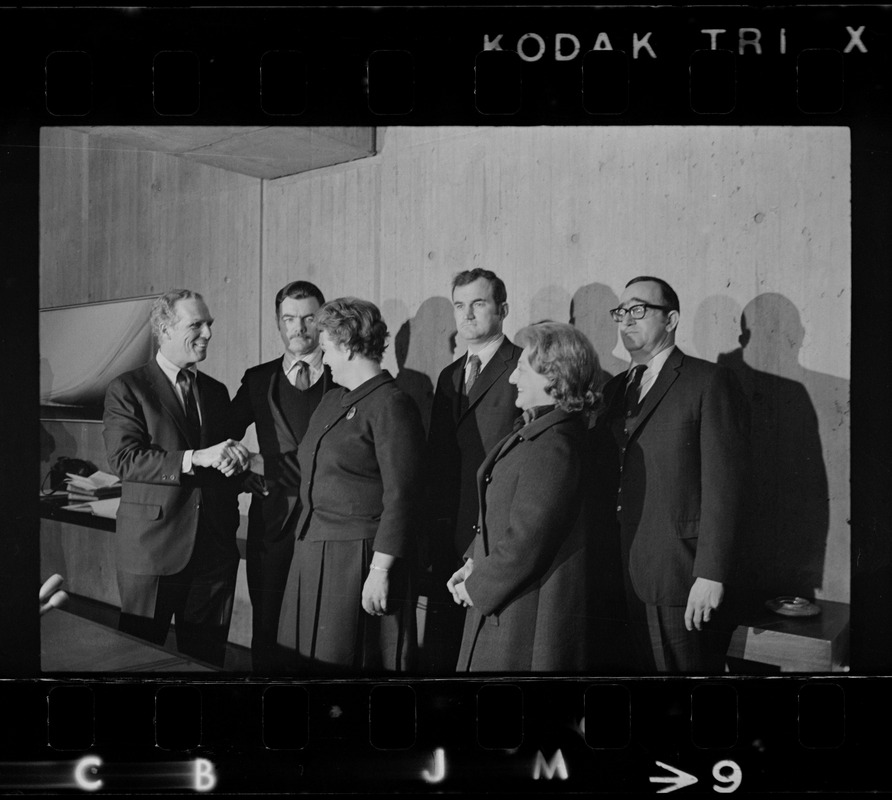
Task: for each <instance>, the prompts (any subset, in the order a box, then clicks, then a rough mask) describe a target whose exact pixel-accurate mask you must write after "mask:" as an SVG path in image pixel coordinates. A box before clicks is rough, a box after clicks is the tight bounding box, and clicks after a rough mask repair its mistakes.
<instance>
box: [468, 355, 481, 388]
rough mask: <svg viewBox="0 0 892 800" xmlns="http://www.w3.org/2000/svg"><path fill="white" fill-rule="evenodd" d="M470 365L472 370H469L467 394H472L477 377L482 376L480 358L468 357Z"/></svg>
mask: <svg viewBox="0 0 892 800" xmlns="http://www.w3.org/2000/svg"><path fill="white" fill-rule="evenodd" d="M468 364H469V365H470V369H469V370H468V377H467V380H466V381H465V394H470V393H471V387H472V386H473V385H474V382H475V381H476V380H477V376H478V375H480V356H468Z"/></svg>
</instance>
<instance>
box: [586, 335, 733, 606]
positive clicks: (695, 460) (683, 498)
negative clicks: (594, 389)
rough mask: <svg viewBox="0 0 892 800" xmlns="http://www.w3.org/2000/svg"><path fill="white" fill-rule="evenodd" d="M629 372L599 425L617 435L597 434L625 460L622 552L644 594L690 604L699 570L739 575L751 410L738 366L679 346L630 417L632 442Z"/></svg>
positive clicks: (617, 381) (615, 387)
mask: <svg viewBox="0 0 892 800" xmlns="http://www.w3.org/2000/svg"><path fill="white" fill-rule="evenodd" d="M625 380H626V375H625V373H623V374H620V375H617V376H616V377H614V378H613V379H612V380H610V381H609V382H608V384H607V386H606V387H605V390H604V400H605V403H606V405H607V413H606V414H604V415H603V416H602V417H601V418H600V419H599V420H598V427H601V428H603V427H604V426H608V427H610V428H612V434H608V433H607V432H606V431H604V430H602V432H601V435H600V436H599V437H598V438H597V441H598V443H599V445H600V446H599V449H601V448H603V447H607V449H608V451H609V453H608V454H607V456H606V457H607V458H612V459H614V462H613V463H614V466H615V467H617V466H618V467H620V468H621V473H620V477H619V481H618V482H619V486H620V491H619V498H618V500H617V509H618V510H617V516H618V519H619V524H620V536H621V542H622V552H623V555H624V559H625V560H626V561H627V563H628V569H629V573H630V577H631V581H632V585H633V587H634V589H635V592H636V593H637V595H638V597H639V598H640V599H641V600H642V601H644V602H645V603H648V604H651V605H672V606H684V605H686V604H687V599H688V593H689V592H690V588H691V586H692V585H693V583H694V580H695V578H698V577H703V578H708V579H710V580H715V581H721V582H723V583H726V582H728V580H729V578H730V577H731V576H732V561H733V550H732V548H733V546H734V542H735V539H736V538H737V537H738V533H739V531H740V530H741V528H742V526H743V524H744V521H745V516H746V511H745V500H746V492H747V480H748V453H749V419H750V415H749V410H748V408H747V403H746V399H745V398H744V396H743V393H742V391H741V389H740V387H739V384H738V383H737V380H736V378H735V377H734V375H733V373H731V372H730V371H729V370H727V369H724V368H722V367H719V366H716V365H715V364H712V363H710V362H708V361H703V360H701V359H699V358H693V357H691V356H688V355H685V354H684V353H683V352H682V351H681V350H679V349H678V348H677V347H676V348H675V350H674V351H673V352H672V354H671V355H670V356H669V358H668V359H667V360H666V363H665V364H664V365H663V368H662V369H661V370H660V374H659V376H658V377H657V379H656V381H655V382H654V384H653V386H652V387H651V388H650V391H649V392H648V393H647V395H646V396H645V398H644V400H643V402H642V404H641V408H640V409H639V412H638V414H637V416H636V417H634V418H632V419H631V420H629V421H628V422H627V430H628V432H629V433H628V442H627V443H625V436H624V435H623V434H622V428H623V424H624V423H623V420H622V413H623V412H622V404H623V394H624V392H625ZM607 442H611V445H612V446H608V445H607V444H606V443H607ZM624 446H625V450H623V447H624ZM599 457H601V458H603V457H605V452H604V451H603V449H602V452H601V453H600V454H599Z"/></svg>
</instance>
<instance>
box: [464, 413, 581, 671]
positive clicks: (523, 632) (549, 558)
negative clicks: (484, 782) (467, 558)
mask: <svg viewBox="0 0 892 800" xmlns="http://www.w3.org/2000/svg"><path fill="white" fill-rule="evenodd" d="M585 431H586V424H585V421H584V420H583V417H582V415H581V414H578V413H577V414H570V413H567V412H565V411H562V410H560V409H555V410H553V411H550V412H549V413H547V414H545V415H544V416H542V417H539V418H537V419H535V420H533V421H532V422H531V423H529V424H528V425H526V426H524V427H523V428H522V429H521V430H519V431H517V432H516V433H512V434H510V435H509V436H508V437H506V438H505V439H503V440H502V441H501V442H500V443H498V444H497V445H496V447H495V448H494V449H493V450H492V451H491V452H490V454H489V455H488V456H487V457H486V460H485V461H484V462H483V464H482V465H481V467H480V471H479V472H478V474H477V480H478V489H479V493H480V529H479V532H478V534H477V536H476V538H475V540H474V543H473V545H472V548H471V549H470V550H469V555H472V556H473V559H474V570H473V572H472V573H471V575H470V577H468V578H467V580H466V581H465V588H466V589H467V590H468V594H469V595H470V597H471V600H472V601H473V603H474V605H473V606H472V607H470V608H469V609H468V615H467V618H466V621H465V632H464V638H463V640H462V648H461V653H460V655H459V661H458V669H459V670H460V671H464V670H467V669H471V670H473V671H509V672H517V671H546V672H555V671H560V672H563V671H577V670H584V669H585V668H586V667H587V666H588V663H589V659H588V652H589V647H590V645H591V644H592V642H591V639H592V637H591V636H588V635H587V630H588V622H589V613H590V602H589V601H590V595H591V591H590V588H591V587H590V576H591V574H592V570H591V564H590V563H589V556H590V551H589V547H588V544H589V538H590V535H589V533H588V532H587V530H586V526H585V519H584V514H583V513H582V510H583V509H582V507H583V492H584V491H585V490H587V488H588V482H589V480H590V476H589V472H588V464H587V453H586V448H585V442H586V439H585Z"/></svg>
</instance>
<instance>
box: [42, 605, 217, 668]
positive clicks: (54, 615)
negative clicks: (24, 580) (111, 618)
mask: <svg viewBox="0 0 892 800" xmlns="http://www.w3.org/2000/svg"><path fill="white" fill-rule="evenodd" d="M40 665H41V670H42V671H43V672H213V671H214V669H213V667H210V666H207V665H205V664H202V663H200V662H197V661H193V660H191V659H188V658H185V657H184V656H180V655H177V654H175V653H171V652H169V651H167V650H164V649H162V648H160V647H156V646H155V645H153V644H150V643H149V642H145V641H143V640H142V639H137V638H135V637H133V636H130V635H128V634H126V633H121V632H120V631H116V630H113V629H112V628H107V627H105V626H104V625H100V624H99V623H97V622H92V621H90V620H88V619H84V618H83V617H77V616H75V615H74V614H69V613H68V612H67V611H63V610H55V611H51V612H49V613H48V614H44V615H43V616H42V617H41V618H40Z"/></svg>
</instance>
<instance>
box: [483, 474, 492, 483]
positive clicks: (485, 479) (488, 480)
mask: <svg viewBox="0 0 892 800" xmlns="http://www.w3.org/2000/svg"><path fill="white" fill-rule="evenodd" d="M483 482H484V483H492V475H490V474H489V473H486V475H484V476H483Z"/></svg>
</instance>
